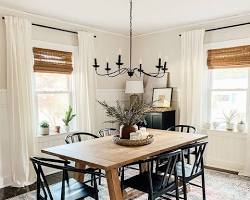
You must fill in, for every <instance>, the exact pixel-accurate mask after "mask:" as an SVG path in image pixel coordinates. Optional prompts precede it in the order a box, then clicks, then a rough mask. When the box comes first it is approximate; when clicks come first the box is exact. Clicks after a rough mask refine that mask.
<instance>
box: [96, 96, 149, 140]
mask: <svg viewBox="0 0 250 200" xmlns="http://www.w3.org/2000/svg"><path fill="white" fill-rule="evenodd" d="M98 102H99V103H100V104H101V105H102V106H103V107H104V109H105V110H106V114H107V116H108V117H111V118H112V120H108V121H106V123H119V125H120V126H122V128H121V138H122V139H129V137H130V133H131V132H134V131H136V128H135V126H134V125H136V124H138V123H140V122H142V121H143V120H144V116H143V115H144V113H145V112H146V111H147V110H148V108H149V106H148V105H147V104H145V103H143V102H142V101H135V102H133V103H132V104H130V105H129V106H128V107H126V106H122V105H121V104H120V102H119V101H116V105H114V106H110V105H108V104H107V103H106V102H105V101H103V102H101V101H98Z"/></svg>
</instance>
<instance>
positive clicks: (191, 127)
mask: <svg viewBox="0 0 250 200" xmlns="http://www.w3.org/2000/svg"><path fill="white" fill-rule="evenodd" d="M177 128H180V130H179V131H180V132H181V133H183V132H185V133H190V130H193V132H192V133H196V128H195V127H194V126H189V125H176V126H171V127H169V128H168V129H167V131H176V129H177ZM184 129H186V131H185V130H184ZM195 151H196V150H195V149H194V150H193V151H191V149H187V154H184V155H185V158H186V159H187V162H188V164H190V154H195Z"/></svg>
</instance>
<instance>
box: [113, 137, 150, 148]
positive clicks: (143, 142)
mask: <svg viewBox="0 0 250 200" xmlns="http://www.w3.org/2000/svg"><path fill="white" fill-rule="evenodd" d="M113 141H114V143H115V144H118V145H121V146H144V145H148V144H151V143H152V142H153V141H154V136H153V135H148V137H147V138H146V139H143V140H128V139H121V138H120V136H119V135H115V136H113Z"/></svg>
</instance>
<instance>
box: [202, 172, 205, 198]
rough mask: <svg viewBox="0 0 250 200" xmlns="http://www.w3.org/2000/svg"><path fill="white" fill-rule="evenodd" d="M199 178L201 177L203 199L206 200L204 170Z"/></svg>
mask: <svg viewBox="0 0 250 200" xmlns="http://www.w3.org/2000/svg"><path fill="white" fill-rule="evenodd" d="M201 179H202V196H203V200H206V186H205V174H204V171H203V173H202V175H201Z"/></svg>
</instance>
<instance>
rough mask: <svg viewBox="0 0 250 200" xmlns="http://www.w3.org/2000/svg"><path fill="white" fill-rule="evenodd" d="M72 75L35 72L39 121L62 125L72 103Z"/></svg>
mask: <svg viewBox="0 0 250 200" xmlns="http://www.w3.org/2000/svg"><path fill="white" fill-rule="evenodd" d="M70 76H71V75H69V74H55V73H40V72H36V73H35V82H36V100H37V114H38V121H39V122H41V121H43V120H46V121H48V122H49V123H50V124H51V125H53V126H55V125H62V124H63V123H62V118H63V117H64V113H65V110H66V109H67V108H68V106H69V105H71V104H72V94H71V77H70Z"/></svg>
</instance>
